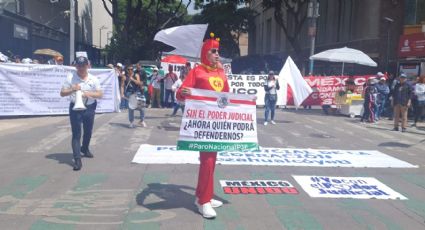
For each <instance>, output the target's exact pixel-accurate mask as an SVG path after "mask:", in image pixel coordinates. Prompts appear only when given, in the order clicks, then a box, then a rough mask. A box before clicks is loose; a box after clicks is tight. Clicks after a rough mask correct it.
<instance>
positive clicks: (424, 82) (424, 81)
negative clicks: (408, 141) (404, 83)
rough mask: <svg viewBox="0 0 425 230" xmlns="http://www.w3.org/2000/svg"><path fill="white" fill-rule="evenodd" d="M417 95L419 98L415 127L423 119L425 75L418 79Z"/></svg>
mask: <svg viewBox="0 0 425 230" xmlns="http://www.w3.org/2000/svg"><path fill="white" fill-rule="evenodd" d="M415 95H416V97H417V106H416V109H415V120H414V123H413V126H415V127H416V123H418V120H419V119H421V118H422V116H423V112H424V108H425V75H422V76H420V77H419V78H418V80H417V82H416V85H415Z"/></svg>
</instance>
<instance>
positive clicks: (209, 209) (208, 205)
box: [176, 33, 229, 218]
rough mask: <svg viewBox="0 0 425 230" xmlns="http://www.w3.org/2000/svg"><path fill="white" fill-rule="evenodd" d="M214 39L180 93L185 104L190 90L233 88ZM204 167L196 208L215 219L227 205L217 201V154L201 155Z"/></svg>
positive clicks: (207, 44) (218, 43)
mask: <svg viewBox="0 0 425 230" xmlns="http://www.w3.org/2000/svg"><path fill="white" fill-rule="evenodd" d="M210 36H211V38H210V39H207V40H206V41H204V44H203V46H202V50H201V64H199V65H197V66H196V67H195V68H193V69H192V70H191V71H190V72H189V73H188V75H187V77H186V79H185V80H184V82H183V84H182V86H181V87H180V89H179V90H178V91H177V94H176V96H177V98H178V99H179V100H184V98H185V96H188V95H191V92H190V88H196V89H204V90H213V91H217V92H229V84H228V81H227V78H226V75H225V74H224V70H223V67H222V65H221V63H220V62H219V58H220V56H219V54H218V51H219V46H220V40H219V39H215V38H214V34H213V33H211V34H210ZM199 155H200V165H199V175H198V185H197V187H196V200H195V204H196V206H197V207H198V210H199V213H200V214H201V215H202V216H203V217H205V218H215V217H216V216H217V213H216V212H215V210H214V208H218V207H220V206H221V205H223V203H222V202H221V201H219V200H214V199H213V197H214V169H215V162H216V159H217V152H200V153H199Z"/></svg>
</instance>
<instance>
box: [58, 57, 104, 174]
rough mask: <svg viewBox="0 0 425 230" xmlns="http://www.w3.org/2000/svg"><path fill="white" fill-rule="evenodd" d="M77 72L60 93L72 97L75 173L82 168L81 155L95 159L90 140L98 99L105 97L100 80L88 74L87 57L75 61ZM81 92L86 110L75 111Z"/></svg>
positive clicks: (66, 81) (71, 118) (72, 144)
mask: <svg viewBox="0 0 425 230" xmlns="http://www.w3.org/2000/svg"><path fill="white" fill-rule="evenodd" d="M75 67H76V69H77V71H76V72H71V73H69V74H68V76H67V77H66V80H65V82H64V83H63V85H62V89H61V92H60V95H61V97H65V96H70V99H71V100H70V101H71V103H70V104H69V118H70V122H71V130H72V141H71V146H72V152H73V156H74V171H78V170H80V169H81V167H82V163H81V153H83V155H84V156H85V157H88V158H93V154H92V153H91V151H90V149H89V146H90V139H91V136H92V131H93V124H94V117H95V110H96V106H97V101H96V99H98V98H101V97H102V96H103V92H102V90H101V88H100V82H99V80H98V79H97V78H96V77H95V76H93V75H91V74H89V73H88V68H89V60H88V59H87V58H86V57H82V56H80V57H78V58H77V59H76V60H75ZM78 90H81V91H82V95H83V102H84V105H85V107H86V109H85V110H73V107H74V103H75V101H76V91H78ZM81 125H83V130H84V134H83V142H82V143H81Z"/></svg>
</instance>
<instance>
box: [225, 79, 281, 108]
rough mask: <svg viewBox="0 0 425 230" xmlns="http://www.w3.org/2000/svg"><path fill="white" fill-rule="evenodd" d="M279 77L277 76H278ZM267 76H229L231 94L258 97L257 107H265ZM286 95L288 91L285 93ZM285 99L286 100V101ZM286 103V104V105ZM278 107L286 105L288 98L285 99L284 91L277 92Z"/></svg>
mask: <svg viewBox="0 0 425 230" xmlns="http://www.w3.org/2000/svg"><path fill="white" fill-rule="evenodd" d="M276 77H277V75H276ZM266 79H267V75H239V74H235V75H227V80H228V81H229V86H230V92H232V93H236V94H248V95H256V96H257V103H256V104H257V105H264V104H265V103H264V97H265V91H264V82H265V81H266ZM279 86H280V87H282V86H283V84H282V82H280V81H279ZM285 93H286V91H285ZM284 99H285V100H284ZM284 102H285V103H284ZM276 104H277V105H283V104H286V96H285V98H284V95H283V91H282V90H278V91H277V102H276Z"/></svg>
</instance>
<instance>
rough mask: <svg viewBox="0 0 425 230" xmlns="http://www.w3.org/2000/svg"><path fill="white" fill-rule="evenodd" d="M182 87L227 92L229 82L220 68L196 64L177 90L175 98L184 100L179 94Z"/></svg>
mask: <svg viewBox="0 0 425 230" xmlns="http://www.w3.org/2000/svg"><path fill="white" fill-rule="evenodd" d="M183 88H195V89H206V90H214V91H217V92H229V90H230V88H229V83H228V81H227V77H226V75H225V74H224V70H223V69H222V68H217V69H212V68H209V67H206V66H204V65H198V66H196V67H195V68H193V69H192V70H190V72H189V73H188V75H187V77H186V78H185V79H184V81H183V84H182V86H181V87H180V88H179V90H178V91H177V94H176V96H177V99H178V100H184V96H183V95H182V94H181V90H182V89H183Z"/></svg>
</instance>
